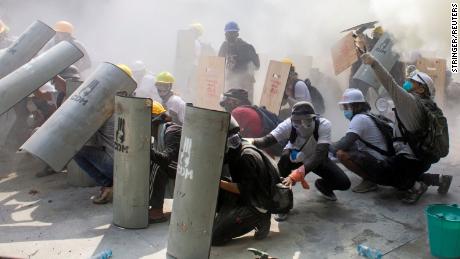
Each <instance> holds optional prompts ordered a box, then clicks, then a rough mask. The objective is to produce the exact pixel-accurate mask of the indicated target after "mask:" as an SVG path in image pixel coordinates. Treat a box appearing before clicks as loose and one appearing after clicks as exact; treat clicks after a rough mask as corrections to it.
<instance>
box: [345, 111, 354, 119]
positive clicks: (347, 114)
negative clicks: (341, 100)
mask: <svg viewBox="0 0 460 259" xmlns="http://www.w3.org/2000/svg"><path fill="white" fill-rule="evenodd" d="M343 115H344V116H345V118H347V120H350V121H351V118H353V111H352V110H344V111H343Z"/></svg>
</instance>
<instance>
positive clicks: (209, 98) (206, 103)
mask: <svg viewBox="0 0 460 259" xmlns="http://www.w3.org/2000/svg"><path fill="white" fill-rule="evenodd" d="M196 78H197V84H196V86H197V89H196V91H194V92H195V98H194V102H193V105H194V106H196V107H201V108H206V109H211V110H222V107H220V105H219V102H220V96H221V95H222V94H223V93H224V84H225V58H223V57H201V58H200V64H199V66H198V71H197V77H196Z"/></svg>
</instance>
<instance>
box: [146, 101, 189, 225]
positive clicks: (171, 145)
mask: <svg viewBox="0 0 460 259" xmlns="http://www.w3.org/2000/svg"><path fill="white" fill-rule="evenodd" d="M171 120H172V118H171V116H169V115H168V113H167V112H166V110H165V109H164V108H163V106H162V105H161V104H160V103H158V102H153V104H152V129H157V131H156V132H153V135H154V138H155V142H154V145H153V147H152V149H151V151H150V156H151V170H150V186H149V195H150V199H149V205H150V207H151V208H150V210H149V223H160V222H164V221H167V220H168V217H167V215H165V213H163V203H164V197H165V191H166V185H167V184H168V182H169V179H174V178H176V172H177V160H178V158H179V148H180V138H181V135H182V127H181V126H180V125H178V124H175V123H174V122H171Z"/></svg>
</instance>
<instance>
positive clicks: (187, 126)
mask: <svg viewBox="0 0 460 259" xmlns="http://www.w3.org/2000/svg"><path fill="white" fill-rule="evenodd" d="M229 121H230V115H229V114H228V113H225V112H219V111H212V110H207V109H202V108H196V107H193V106H187V108H186V112H185V123H184V127H183V129H182V138H181V144H180V153H179V161H178V166H177V176H176V185H175V190H174V203H173V209H172V217H171V222H170V224H169V239H168V248H167V258H180V259H188V258H209V252H210V249H211V238H212V228H213V222H214V217H215V211H216V204H217V194H218V191H219V180H220V176H221V172H222V165H223V159H224V153H225V145H226V141H227V131H228V125H229Z"/></svg>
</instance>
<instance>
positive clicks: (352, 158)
mask: <svg viewBox="0 0 460 259" xmlns="http://www.w3.org/2000/svg"><path fill="white" fill-rule="evenodd" d="M339 105H340V106H341V108H342V110H343V113H344V116H345V118H346V119H348V120H350V125H349V127H348V131H347V133H346V135H345V136H344V137H343V138H341V139H340V141H338V142H337V143H334V144H333V145H331V147H330V151H331V153H333V154H334V155H336V156H337V158H338V159H339V161H340V162H341V163H342V164H343V165H344V166H345V167H346V168H348V169H349V170H350V171H352V172H354V173H355V174H357V175H359V176H360V177H362V178H363V180H362V182H361V183H360V184H359V185H357V186H355V187H354V188H353V189H352V190H353V191H354V192H357V193H365V192H370V191H375V190H377V187H378V186H377V184H376V182H378V183H381V182H384V180H382V179H385V177H386V172H387V171H389V170H390V168H389V163H388V161H387V160H388V158H389V157H391V156H393V155H394V149H393V127H392V123H391V121H389V120H388V119H386V120H385V119H384V118H382V117H380V116H377V115H374V114H371V113H370V110H371V107H370V105H369V103H367V102H366V101H365V99H364V96H363V93H362V92H361V90H359V89H352V88H350V89H347V90H345V92H344V94H343V96H342V100H341V102H339Z"/></svg>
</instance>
